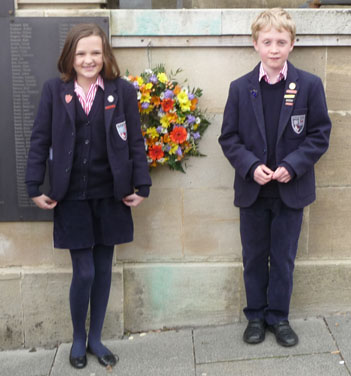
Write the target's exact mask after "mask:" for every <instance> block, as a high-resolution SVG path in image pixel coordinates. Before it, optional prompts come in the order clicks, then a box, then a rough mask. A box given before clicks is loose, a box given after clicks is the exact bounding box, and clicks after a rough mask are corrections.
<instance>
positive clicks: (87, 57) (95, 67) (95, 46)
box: [73, 35, 104, 84]
mask: <svg viewBox="0 0 351 376" xmlns="http://www.w3.org/2000/svg"><path fill="white" fill-rule="evenodd" d="M103 66H104V61H103V48H102V40H101V38H100V37H99V36H98V35H91V36H89V37H85V38H82V39H80V40H79V41H78V43H77V48H76V52H75V55H74V62H73V68H74V70H75V72H76V74H77V82H78V83H79V84H81V83H82V84H84V83H85V84H92V83H94V82H95V81H96V79H97V77H98V75H99V73H100V72H101V70H102V68H103Z"/></svg>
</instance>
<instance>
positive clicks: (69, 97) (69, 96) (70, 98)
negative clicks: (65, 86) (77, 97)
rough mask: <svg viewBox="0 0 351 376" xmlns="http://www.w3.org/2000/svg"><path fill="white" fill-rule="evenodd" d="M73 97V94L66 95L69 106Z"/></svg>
mask: <svg viewBox="0 0 351 376" xmlns="http://www.w3.org/2000/svg"><path fill="white" fill-rule="evenodd" d="M72 98H73V97H72V95H71V94H66V95H65V101H66V103H67V104H68V103H70V102H71V100H72Z"/></svg>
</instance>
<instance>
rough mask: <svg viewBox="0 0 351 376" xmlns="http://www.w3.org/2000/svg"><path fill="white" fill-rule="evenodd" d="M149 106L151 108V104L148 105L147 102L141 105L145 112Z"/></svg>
mask: <svg viewBox="0 0 351 376" xmlns="http://www.w3.org/2000/svg"><path fill="white" fill-rule="evenodd" d="M149 106H150V103H147V102H144V103H142V104H141V108H143V109H144V110H146V109H147V108H148V107H149Z"/></svg>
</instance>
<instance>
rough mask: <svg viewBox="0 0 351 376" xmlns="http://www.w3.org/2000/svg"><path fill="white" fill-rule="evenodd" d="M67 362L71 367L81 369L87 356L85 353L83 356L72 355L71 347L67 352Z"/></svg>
mask: <svg viewBox="0 0 351 376" xmlns="http://www.w3.org/2000/svg"><path fill="white" fill-rule="evenodd" d="M69 362H70V363H71V366H72V367H74V368H78V369H81V368H84V367H85V366H86V365H87V356H86V354H84V355H83V356H78V357H73V356H72V347H71V351H70V353H69Z"/></svg>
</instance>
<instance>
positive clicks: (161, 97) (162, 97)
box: [160, 92, 165, 101]
mask: <svg viewBox="0 0 351 376" xmlns="http://www.w3.org/2000/svg"><path fill="white" fill-rule="evenodd" d="M164 98H165V93H163V92H162V93H161V94H160V99H161V101H163V99H164Z"/></svg>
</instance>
